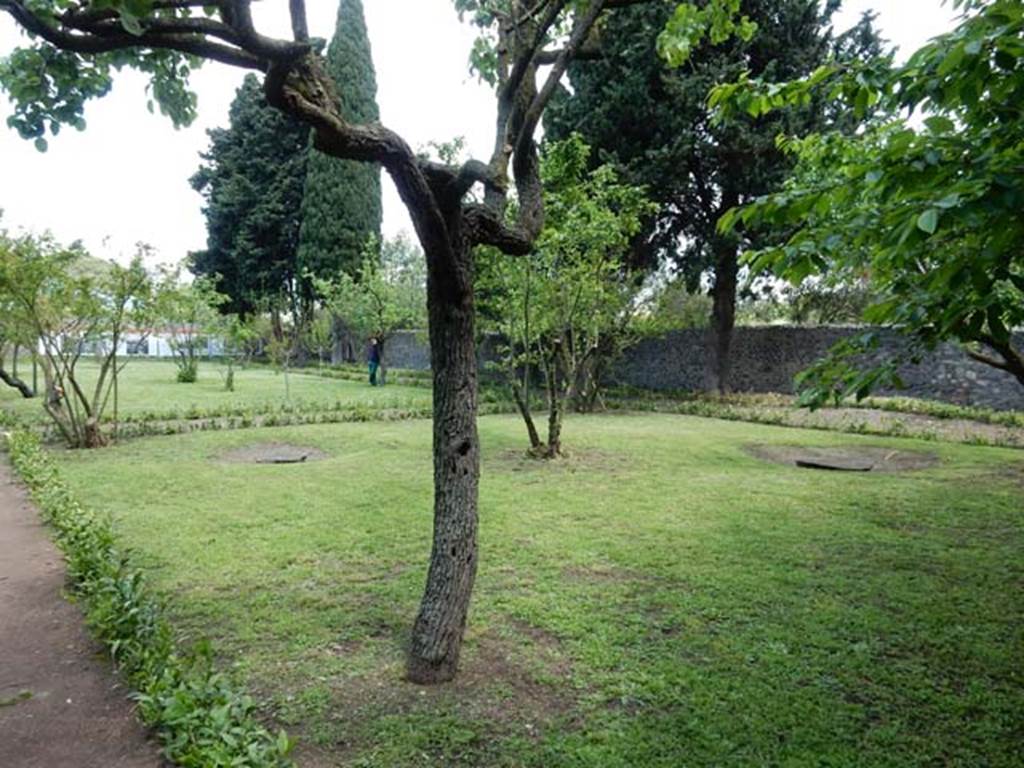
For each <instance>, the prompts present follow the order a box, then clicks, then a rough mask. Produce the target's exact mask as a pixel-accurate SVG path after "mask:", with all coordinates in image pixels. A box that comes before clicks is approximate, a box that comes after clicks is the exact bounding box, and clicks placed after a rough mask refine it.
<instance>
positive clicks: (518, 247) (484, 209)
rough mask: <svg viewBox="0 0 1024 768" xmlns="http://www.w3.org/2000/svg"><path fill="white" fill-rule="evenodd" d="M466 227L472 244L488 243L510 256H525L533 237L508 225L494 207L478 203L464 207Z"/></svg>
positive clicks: (530, 250)
mask: <svg viewBox="0 0 1024 768" xmlns="http://www.w3.org/2000/svg"><path fill="white" fill-rule="evenodd" d="M464 215H465V217H466V229H467V231H468V233H469V238H470V242H472V243H473V244H474V245H490V246H493V247H495V248H497V249H498V250H500V251H501V252H502V253H506V254H508V255H510V256H527V255H529V254H530V253H531V252H532V251H533V241H534V238H533V237H531V236H530V234H529V233H528V232H525V231H523V230H522V229H520V228H518V227H510V226H508V225H507V224H505V223H504V222H503V221H502V220H501V216H500V214H499V213H498V212H496V211H495V210H494V209H492V208H490V207H489V206H486V205H481V204H479V203H473V204H471V205H467V206H466V207H465V212H464Z"/></svg>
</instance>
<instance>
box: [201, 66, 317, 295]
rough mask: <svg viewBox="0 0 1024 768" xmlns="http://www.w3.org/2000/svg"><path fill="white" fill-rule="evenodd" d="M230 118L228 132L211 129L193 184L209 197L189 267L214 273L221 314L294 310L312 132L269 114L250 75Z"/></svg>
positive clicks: (260, 89) (272, 112)
mask: <svg viewBox="0 0 1024 768" xmlns="http://www.w3.org/2000/svg"><path fill="white" fill-rule="evenodd" d="M229 114H230V125H229V127H228V128H215V129H213V130H211V131H210V132H209V135H210V149H209V151H207V152H206V153H205V154H204V155H203V156H202V158H203V164H202V165H201V166H200V168H199V170H198V171H197V172H196V174H195V175H194V176H193V177H192V179H191V182H192V186H193V187H194V188H195V189H196V191H198V192H200V193H202V195H203V197H204V198H205V199H206V205H205V207H204V208H203V213H204V214H205V215H206V224H207V248H206V250H205V251H198V252H195V253H193V254H191V258H190V265H189V268H190V270H191V271H192V272H193V273H194V274H195V275H197V276H207V277H214V276H217V281H216V288H217V290H218V291H219V292H220V293H223V294H224V295H226V296H228V297H229V298H230V301H229V302H228V303H227V304H225V305H224V306H223V309H224V310H225V311H229V312H238V313H241V314H246V313H249V312H251V311H253V310H254V309H255V308H256V307H257V306H259V305H261V304H267V303H271V304H273V305H275V306H278V307H281V306H282V304H283V305H284V308H286V309H295V307H296V299H297V296H298V294H299V286H298V281H299V279H300V278H299V275H300V272H299V271H298V270H297V268H296V253H297V249H298V241H299V223H300V218H299V214H300V209H301V206H302V193H303V186H304V184H305V178H306V162H307V157H308V154H309V153H308V150H307V145H308V141H309V127H308V126H306V125H305V124H303V123H301V122H299V121H297V120H295V119H294V118H292V117H289V116H287V115H284V114H282V113H281V112H280V111H278V110H276V109H272V108H271V107H270V106H269V105H268V104H267V102H266V97H265V96H264V94H263V85H262V83H261V82H260V80H259V79H258V78H257V77H256V76H255V75H248V76H247V77H246V78H245V81H244V83H243V84H242V87H241V88H239V89H238V93H237V95H236V96H235V100H234V101H233V102H232V104H231V110H230V113H229Z"/></svg>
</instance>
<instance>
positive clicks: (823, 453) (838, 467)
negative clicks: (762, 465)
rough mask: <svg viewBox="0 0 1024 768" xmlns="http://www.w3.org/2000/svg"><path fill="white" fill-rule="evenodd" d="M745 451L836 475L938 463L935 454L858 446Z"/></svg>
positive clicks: (751, 448)
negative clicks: (838, 473) (832, 472)
mask: <svg viewBox="0 0 1024 768" xmlns="http://www.w3.org/2000/svg"><path fill="white" fill-rule="evenodd" d="M746 451H747V452H748V453H750V454H751V455H753V456H756V457H757V458H759V459H762V460H764V461H771V462H774V463H776V464H785V465H787V466H791V467H792V466H796V467H802V468H804V469H819V470H832V471H836V472H909V471H912V470H915V469H927V468H928V467H931V466H934V465H935V464H937V463H938V461H939V457H938V456H936V455H935V454H934V453H927V452H925V451H908V450H901V449H894V448H877V447H871V446H861V445H843V446H836V447H821V446H802V445H748V446H746Z"/></svg>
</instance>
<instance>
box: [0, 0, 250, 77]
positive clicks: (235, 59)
mask: <svg viewBox="0 0 1024 768" xmlns="http://www.w3.org/2000/svg"><path fill="white" fill-rule="evenodd" d="M0 10H5V11H7V12H8V13H9V14H10V15H11V16H12V17H13V18H14V20H15V21H16V22H17V23H18V24H20V25H21V26H22V27H24V28H25V29H26V30H27V31H29V32H30V33H32V34H34V35H37V36H39V37H41V38H43V39H44V40H45V41H46V42H48V43H50V44H51V45H54V46H56V47H57V48H60V49H62V50H67V51H71V52H73V53H83V54H98V53H110V52H111V51H119V50H126V49H131V48H156V49H165V50H174V51H179V52H181V53H187V54H190V55H193V56H200V57H202V58H205V59H210V60H213V61H219V62H221V63H224V64H230V65H232V66H236V67H245V68H248V69H264V68H265V67H266V62H265V61H264V60H262V59H261V58H260V57H258V56H257V55H254V54H252V53H250V52H248V51H245V50H242V49H241V48H236V47H231V46H228V45H224V44H222V43H217V42H213V41H211V40H209V39H207V38H206V37H205V36H203V35H197V34H194V33H192V31H191V30H190V29H189V28H188V24H189V22H191V21H196V19H192V18H191V17H189V18H187V19H180V20H178V21H179V22H182V24H180V25H178V24H176V23H175V22H173V21H170V20H169V21H167V22H166V25H167V26H166V27H164V30H165V31H163V32H160V33H156V32H148V31H147V32H144V33H143V34H141V35H132V34H129V33H128V32H126V31H125V30H124V29H122V28H120V26H119V25H118V26H117V27H115V26H113V25H110V26H109V27H106V26H104V27H103V28H102V30H101V31H97V32H93V31H90V30H89V29H88V28H86V29H79V28H77V27H70V26H69V27H65V28H58V27H55V26H53V25H52V24H49V23H47V22H46V21H45V20H43V19H42V18H40V17H39V16H37V15H36V14H35V13H33V12H32V11H30V10H29V9H28V8H27V7H26V6H25V5H24V3H23V2H22V0H0ZM58 21H59V19H58ZM86 26H87V27H91V26H93V25H92V23H91V22H87V23H86Z"/></svg>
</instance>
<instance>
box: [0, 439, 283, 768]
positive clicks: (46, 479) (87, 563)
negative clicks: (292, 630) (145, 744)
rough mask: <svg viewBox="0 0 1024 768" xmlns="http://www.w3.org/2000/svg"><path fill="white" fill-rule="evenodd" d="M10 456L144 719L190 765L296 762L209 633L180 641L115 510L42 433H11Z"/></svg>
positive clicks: (220, 767)
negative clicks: (66, 468)
mask: <svg viewBox="0 0 1024 768" xmlns="http://www.w3.org/2000/svg"><path fill="white" fill-rule="evenodd" d="M7 442H8V448H9V452H10V456H11V461H12V463H13V465H14V468H15V469H16V470H17V472H18V474H19V475H20V476H21V478H22V480H24V482H25V483H26V484H27V485H28V487H29V489H30V490H31V492H32V497H33V499H34V500H35V501H36V503H37V504H38V505H39V508H40V509H41V510H42V515H43V518H44V519H45V520H46V522H48V523H49V524H50V525H51V526H52V527H53V529H54V531H55V533H56V536H55V538H56V540H57V544H58V546H59V547H60V548H61V550H63V552H64V556H65V559H66V561H67V568H68V576H69V578H70V580H71V582H72V584H73V586H74V591H75V594H76V595H77V596H78V597H79V599H80V601H81V604H82V606H83V608H84V610H85V615H86V620H87V622H88V624H89V627H90V628H91V629H92V631H93V633H94V635H95V636H96V637H97V638H98V639H99V640H100V641H101V642H102V643H103V644H104V645H106V647H107V648H108V649H109V651H110V655H111V657H112V658H113V660H114V663H115V664H116V665H117V667H118V669H119V670H120V672H121V673H122V675H124V677H125V678H126V679H127V681H128V682H129V683H130V685H131V686H132V688H133V689H134V691H135V693H134V694H133V698H134V699H135V700H136V701H137V703H138V712H139V715H140V717H141V719H142V721H143V722H144V723H145V724H146V725H148V726H149V727H151V728H153V729H154V731H155V732H156V734H157V735H158V737H159V739H160V741H161V743H162V744H163V751H164V754H165V755H166V756H167V758H168V759H170V760H171V761H172V762H174V763H176V764H177V765H179V766H181V767H182V768H289V767H290V766H292V765H293V764H292V762H291V760H290V759H289V758H288V754H289V753H290V752H291V750H292V747H293V742H292V741H291V740H290V739H289V738H288V735H287V734H286V733H285V732H284V731H280V732H279V733H278V734H277V735H273V734H271V733H270V731H268V730H267V729H266V728H265V727H264V726H263V725H262V724H261V723H260V722H259V720H258V719H257V717H256V706H255V703H254V702H253V700H252V699H251V698H250V697H249V696H248V695H246V694H245V693H244V692H243V691H242V690H241V689H240V688H239V687H238V686H237V685H236V684H234V683H233V682H232V681H231V680H229V679H228V678H227V677H226V676H225V675H224V674H223V673H220V672H218V671H216V670H215V669H214V665H213V654H212V651H211V649H210V646H209V644H208V643H206V642H199V643H196V644H195V645H194V646H192V647H190V648H188V649H187V650H186V649H183V648H180V647H178V644H177V642H176V640H175V637H174V633H173V632H172V630H171V626H170V624H169V623H168V621H167V619H166V618H165V617H164V612H163V608H162V606H161V603H160V601H159V600H158V599H157V598H156V597H155V596H154V595H153V594H152V592H151V591H150V590H149V589H148V588H147V586H146V583H145V579H144V577H143V575H142V572H141V571H139V570H138V569H137V568H135V567H133V566H132V564H131V562H130V560H129V558H128V557H127V556H126V555H125V554H124V553H123V552H121V551H120V550H119V549H118V547H117V543H116V541H115V537H114V533H113V528H112V525H111V522H110V520H109V519H106V518H102V517H100V516H98V515H97V514H96V513H94V512H93V511H91V510H89V509H86V508H85V507H83V506H82V504H81V503H80V502H79V501H78V500H77V499H76V498H75V496H74V494H73V493H72V492H71V489H70V488H69V486H68V485H67V483H66V482H65V480H64V479H63V478H62V477H61V475H60V472H59V470H58V469H57V466H56V464H55V463H54V462H53V460H52V459H51V458H50V457H49V456H48V455H47V453H46V452H45V451H44V450H43V448H42V446H41V445H40V442H39V439H38V437H36V436H35V435H32V434H29V433H27V432H23V431H22V432H16V433H14V434H12V435H9V436H8V440H7Z"/></svg>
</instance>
